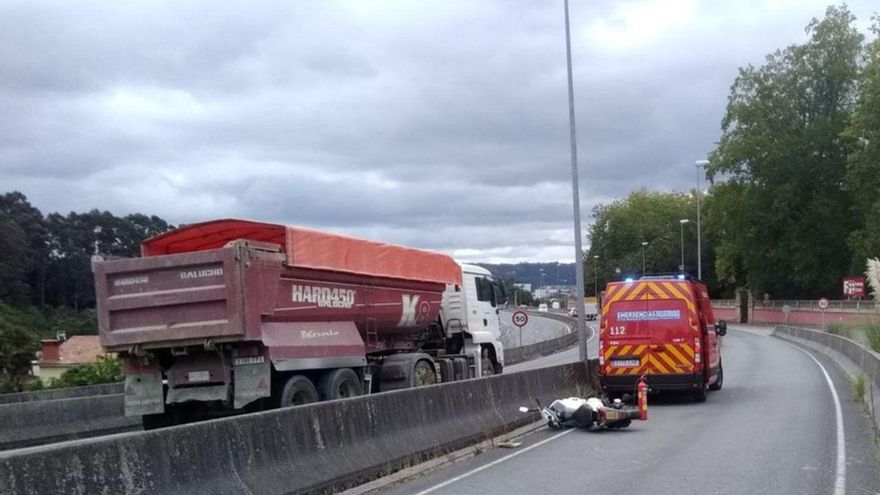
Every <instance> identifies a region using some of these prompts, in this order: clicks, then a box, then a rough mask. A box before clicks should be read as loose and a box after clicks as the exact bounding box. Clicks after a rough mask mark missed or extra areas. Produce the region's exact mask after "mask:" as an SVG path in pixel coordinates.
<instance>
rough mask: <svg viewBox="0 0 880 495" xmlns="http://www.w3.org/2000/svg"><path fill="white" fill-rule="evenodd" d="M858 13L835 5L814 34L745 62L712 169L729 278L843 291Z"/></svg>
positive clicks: (716, 231) (722, 260)
mask: <svg viewBox="0 0 880 495" xmlns="http://www.w3.org/2000/svg"><path fill="white" fill-rule="evenodd" d="M854 20H855V18H854V17H853V15H852V14H851V13H850V12H849V10H847V8H846V7H845V6H841V7H829V8H828V9H827V11H826V15H825V18H824V19H822V20H821V21H820V20H817V19H813V21H812V22H810V24H809V25H808V26H807V29H806V31H807V34H808V35H809V39H808V40H807V42H806V43H804V44H802V45H793V46H790V47H788V48H786V49H785V50H782V51H777V52H775V53H773V54H771V55H769V56H768V57H767V61H766V63H765V64H764V65H763V66H761V67H758V68H755V67H752V66H749V67H746V68H743V69H740V72H739V76H738V77H737V78H736V81H735V82H734V84H733V86H732V88H731V92H730V96H729V98H728V104H727V111H726V114H725V117H724V119H723V121H722V136H721V139H720V141H719V143H718V147H717V148H716V149H715V151H714V152H713V153H712V155H711V157H710V162H711V165H710V167H709V170H708V175H709V177H710V178H711V179H715V180H720V181H723V182H725V184H724V185H723V186H721V185H719V186H718V187H717V188H716V189H715V190H714V192H713V196H715V197H714V198H712V200H710V201H709V202H708V203H709V204H708V205H707V207H708V212H707V213H708V215H707V217H715V219H713V220H712V222H713V224H714V225H713V227H712V228H711V229H710V232H711V239H712V240H713V243H714V245H715V247H716V249H717V252H718V253H719V256H718V258H717V260H716V269H717V273H718V275H719V276H720V277H721V278H722V279H724V280H727V281H731V280H733V281H736V283H738V284H743V285H747V286H748V287H750V288H751V289H752V290H753V291H754V292H756V293H762V292H767V293H769V294H770V295H771V296H772V297H775V298H784V297H814V296H818V295H834V294H837V293H839V288H838V285H839V282H840V278H841V277H842V276H843V275H844V274H845V273H846V272H847V267H848V265H849V260H850V255H849V246H848V245H847V242H846V239H847V237H848V235H849V233H850V231H851V230H852V229H853V227H854V222H853V220H852V215H851V214H850V213H851V206H852V203H851V200H850V197H849V195H848V193H847V191H846V190H845V187H844V180H845V177H846V163H847V154H846V149H845V147H844V144H843V141H842V139H841V138H840V136H841V132H842V131H843V130H844V127H845V125H846V123H847V120H848V118H849V116H850V113H851V110H852V107H853V105H854V102H855V99H856V95H857V84H856V81H857V77H858V73H859V60H860V57H861V54H862V41H863V36H862V35H861V34H860V33H859V32H858V31H857V30H856V29H855V28H854V27H853V23H854ZM721 219H723V221H722V220H721Z"/></svg>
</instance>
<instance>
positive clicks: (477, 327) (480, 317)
mask: <svg viewBox="0 0 880 495" xmlns="http://www.w3.org/2000/svg"><path fill="white" fill-rule="evenodd" d="M460 265H461V275H462V277H461V278H462V286H461V287H456V286H454V285H447V287H446V291H445V292H444V293H443V303H442V305H441V309H440V319H441V323H442V327H443V328H444V329H446V334H447V338H448V339H453V338H455V335H456V334H458V335H461V336H462V337H463V340H462V345H463V347H464V348H463V349H461V350H462V351H463V352H464V353H465V354H472V352H468V351H469V350H470V349H468V347H470V346H473V347H474V348H480V349H481V353H480V354H481V356H482V361H483V364H482V366H481V368H482V374H483V375H493V374H497V373H501V371H502V369H503V367H504V350H503V348H502V346H501V343H500V342H501V341H500V339H501V329H500V328H499V324H498V313H499V310H500V307H501V305H502V304H503V302H504V294H503V291H502V289H501V286H500V285H499V284H498V283H497V282H495V281H494V280H493V279H492V273H491V272H490V271H489V270H486V269H485V268H483V267H480V266H477V265H469V264H465V263H460Z"/></svg>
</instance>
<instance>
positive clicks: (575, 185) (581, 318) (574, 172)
mask: <svg viewBox="0 0 880 495" xmlns="http://www.w3.org/2000/svg"><path fill="white" fill-rule="evenodd" d="M565 66H566V69H567V72H568V139H569V143H570V145H571V200H572V201H571V203H572V208H573V209H574V259H575V263H576V264H575V290H576V295H577V301H576V304H577V313H578V320H577V328H578V349H579V350H580V352H579V355H580V356H579V357H580V360H581V361H582V362H586V361H587V323H586V322H587V320H586V315H585V314H584V313H586V308H585V307H584V262H583V259H584V250H583V248H582V247H581V200H580V194H579V189H580V182H579V181H578V161H577V133H576V130H575V120H574V84H573V83H572V76H571V32H570V29H569V26H568V0H565Z"/></svg>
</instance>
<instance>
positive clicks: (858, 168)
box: [844, 16, 880, 273]
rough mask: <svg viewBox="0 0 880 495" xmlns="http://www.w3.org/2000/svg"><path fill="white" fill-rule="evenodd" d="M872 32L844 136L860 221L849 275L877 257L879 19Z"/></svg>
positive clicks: (879, 237)
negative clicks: (871, 40)
mask: <svg viewBox="0 0 880 495" xmlns="http://www.w3.org/2000/svg"><path fill="white" fill-rule="evenodd" d="M872 31H873V32H874V35H875V36H876V38H875V39H874V41H873V42H871V43H870V44H868V46H867V50H866V64H865V67H864V69H863V70H862V75H861V79H860V94H859V99H858V101H857V103H856V106H855V108H854V109H853V113H852V118H851V120H850V123H849V126H847V128H846V131H845V133H844V137H845V138H846V139H847V143H848V145H849V149H850V154H849V160H848V163H847V172H846V186H847V189H848V191H849V193H850V196H851V197H852V200H853V203H854V206H855V212H856V215H857V218H858V221H859V226H858V228H857V229H856V230H855V231H853V232H852V233H851V234H850V236H849V247H850V248H851V249H852V252H853V256H852V261H851V266H850V273H859V272H861V271H862V270H863V269H864V266H865V260H866V259H867V258H875V257H877V256H878V255H880V16H877V17H875V18H874V26H873V28H872Z"/></svg>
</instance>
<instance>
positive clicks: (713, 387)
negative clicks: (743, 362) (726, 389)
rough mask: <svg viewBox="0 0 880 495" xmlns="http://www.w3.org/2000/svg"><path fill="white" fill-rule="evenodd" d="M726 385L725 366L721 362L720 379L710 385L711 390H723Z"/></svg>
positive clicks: (719, 368) (719, 363)
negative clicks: (722, 387)
mask: <svg viewBox="0 0 880 495" xmlns="http://www.w3.org/2000/svg"><path fill="white" fill-rule="evenodd" d="M722 385H724V365H722V364H721V362H720V361H719V362H718V379H717V380H715V383H713V384H712V385H709V390H721V386H722Z"/></svg>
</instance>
